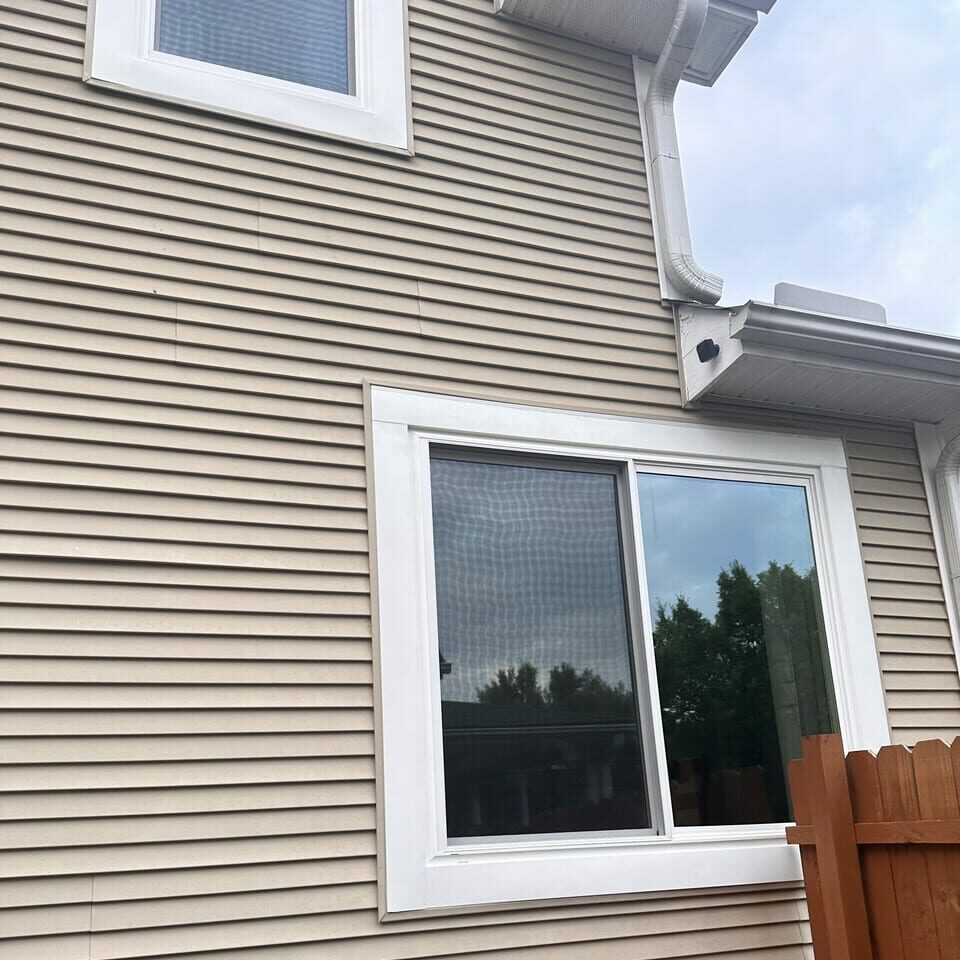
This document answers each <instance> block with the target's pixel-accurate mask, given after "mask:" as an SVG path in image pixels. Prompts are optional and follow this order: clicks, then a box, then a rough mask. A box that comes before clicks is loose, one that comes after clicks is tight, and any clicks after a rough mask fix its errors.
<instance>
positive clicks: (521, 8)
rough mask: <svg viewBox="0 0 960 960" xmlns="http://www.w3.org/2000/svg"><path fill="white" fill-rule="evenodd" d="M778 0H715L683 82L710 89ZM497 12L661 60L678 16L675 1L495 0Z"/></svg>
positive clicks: (572, 35)
mask: <svg viewBox="0 0 960 960" xmlns="http://www.w3.org/2000/svg"><path fill="white" fill-rule="evenodd" d="M774 2H775V0H738V2H733V0H710V7H709V10H708V12H707V20H706V23H705V24H704V27H703V32H702V33H701V35H700V39H699V41H698V42H697V47H696V50H694V53H693V56H692V57H691V59H690V63H689V64H688V66H687V69H686V71H685V73H684V78H685V79H687V80H692V81H693V82H694V83H700V84H704V85H707V86H709V85H710V84H712V83H713V82H714V81H715V80H716V79H717V77H719V76H720V74H721V73H722V72H723V69H724V67H726V65H727V64H728V63H729V62H730V60H731V59H732V58H733V56H734V54H735V53H736V52H737V51H738V50H739V49H740V47H741V46H743V43H744V41H745V40H746V39H747V37H748V36H750V32H751V31H752V30H753V28H754V27H755V26H756V25H757V11H758V10H762V11H764V12H767V11H769V9H770V8H771V7H772V6H773V3H774ZM494 6H495V9H496V11H497V12H498V13H503V14H505V15H506V16H509V17H513V18H515V19H518V20H524V21H526V22H527V23H531V24H534V25H535V26H538V27H540V28H541V29H543V30H550V31H551V32H553V33H562V34H564V35H566V36H569V37H575V38H576V39H578V40H584V41H585V42H587V43H593V44H596V45H598V46H602V47H610V48H612V49H614V50H621V51H623V52H624V53H630V54H633V55H634V56H637V57H641V58H642V59H644V60H656V59H657V57H659V56H660V51H661V50H662V49H663V45H664V43H665V42H666V39H667V35H668V34H669V32H670V27H671V26H672V25H673V20H674V17H675V16H676V12H677V4H676V0H494Z"/></svg>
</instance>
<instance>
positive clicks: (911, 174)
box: [678, 0, 960, 335]
mask: <svg viewBox="0 0 960 960" xmlns="http://www.w3.org/2000/svg"><path fill="white" fill-rule="evenodd" d="M958 51H960V0H909V2H906V0H778V2H777V4H776V6H775V7H774V9H773V12H772V13H771V14H770V15H769V16H767V17H761V21H760V25H759V26H758V27H757V29H756V30H755V31H754V34H753V36H752V37H751V39H750V40H749V41H748V43H747V44H746V46H745V47H744V48H743V49H742V50H741V51H740V53H739V54H738V56H737V58H736V59H735V60H734V61H733V63H732V64H731V65H730V66H729V67H728V68H727V71H726V73H725V74H724V75H723V76H722V77H721V78H720V80H719V81H718V82H717V84H716V86H715V87H713V88H712V89H703V88H699V87H696V86H694V85H692V84H683V85H682V87H681V91H680V94H679V96H678V117H679V128H680V137H681V148H682V150H683V161H684V178H685V182H686V187H687V194H688V203H689V207H690V220H691V228H692V231H693V241H694V249H695V250H696V254H697V259H698V260H699V261H700V263H701V265H702V266H703V267H704V268H705V269H707V270H709V271H711V272H713V273H719V274H720V275H721V276H722V277H723V278H724V279H725V281H726V286H725V291H724V298H723V301H722V302H723V303H731V304H732V303H742V302H744V301H745V300H749V299H759V300H771V299H772V295H773V285H774V284H775V283H776V282H777V281H780V280H789V281H793V282H795V283H803V284H806V285H809V286H814V287H819V288H821V289H825V290H835V291H837V292H839V293H847V294H850V295H852V296H859V297H863V298H865V299H868V300H879V301H880V302H881V303H883V304H885V305H886V307H887V314H888V319H889V321H890V323H893V324H897V325H900V326H909V327H919V328H923V329H927V330H934V331H938V332H944V333H952V334H955V335H960V78H958V66H957V61H958Z"/></svg>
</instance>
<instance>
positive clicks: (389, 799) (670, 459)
mask: <svg viewBox="0 0 960 960" xmlns="http://www.w3.org/2000/svg"><path fill="white" fill-rule="evenodd" d="M370 405H371V426H372V430H371V437H372V447H371V452H372V469H373V503H372V510H373V519H374V529H375V543H376V557H377V592H378V603H379V609H378V624H379V626H378V647H379V660H380V702H379V707H380V717H379V722H380V725H381V726H380V730H381V734H382V755H381V757H380V763H381V775H382V787H383V798H384V809H383V818H384V851H385V855H386V870H385V881H386V885H385V894H386V896H385V902H386V911H387V913H388V914H397V913H403V912H406V911H412V910H422V909H450V908H457V907H464V906H475V905H479V904H497V903H508V902H519V901H526V900H544V899H552V898H559V897H563V898H568V897H587V896H601V895H603V896H610V895H617V894H634V893H644V892H653V891H665V890H686V889H702V888H708V887H731V886H738V885H742V884H762V883H782V882H792V881H797V880H799V879H800V878H801V871H800V863H799V856H798V854H797V850H796V848H794V847H789V846H787V844H786V842H785V839H784V828H783V825H758V826H750V825H747V826H736V827H716V828H691V827H687V828H672V829H671V828H670V825H669V820H670V815H669V810H670V803H669V792H668V791H669V784H668V782H667V779H666V777H665V775H664V774H665V770H664V769H663V767H664V765H665V758H664V754H663V742H662V736H663V733H662V729H661V726H660V720H659V707H658V705H657V704H656V692H655V689H654V690H653V691H651V700H652V701H653V703H652V706H653V709H652V713H653V715H654V723H653V728H654V735H655V737H656V738H657V744H658V751H657V752H658V756H657V763H658V764H659V766H660V777H659V789H660V793H661V796H660V798H659V800H660V803H661V805H662V806H663V808H664V810H665V811H666V813H665V814H661V815H662V816H664V818H665V819H666V820H667V821H668V823H667V825H666V827H665V830H666V833H667V835H666V836H663V835H660V836H649V835H647V836H638V835H627V836H624V835H619V836H614V835H610V834H581V835H574V836H570V837H563V838H562V839H550V840H544V839H539V840H537V839H529V838H527V839H523V838H521V839H519V840H517V841H514V840H511V841H510V842H502V843H500V842H495V843H489V842H486V843H484V842H480V843H472V844H468V845H464V844H459V843H458V844H448V843H446V842H445V838H444V837H442V836H441V829H442V828H441V821H442V789H441V788H442V783H441V782H440V778H441V777H442V764H441V763H439V761H438V758H441V760H442V753H441V750H442V744H441V743H440V742H438V741H439V726H438V714H439V706H438V704H439V692H438V690H437V685H438V683H439V680H438V679H437V677H436V674H437V670H436V669H434V668H433V665H435V663H436V662H437V655H436V643H437V641H436V624H435V607H434V602H433V598H432V596H433V585H432V582H431V578H432V562H430V561H431V557H432V545H431V540H430V516H429V505H430V499H429V460H428V457H429V443H430V442H431V441H434V442H437V441H442V442H443V443H445V444H450V443H454V444H457V443H460V444H468V445H470V446H473V447H478V448H484V449H491V450H497V449H501V450H503V449H509V450H517V451H522V452H529V453H536V454H541V455H542V454H552V455H560V456H567V457H578V458H584V457H586V458H591V457H592V458H598V459H603V460H605V461H610V460H620V461H622V462H623V463H625V464H629V466H630V471H629V474H628V475H629V476H630V477H631V478H633V479H632V481H631V490H630V491H629V492H630V495H631V496H635V495H636V489H635V483H636V481H635V477H636V469H637V467H638V466H640V467H641V468H642V467H643V466H645V465H651V466H653V467H654V469H656V468H658V467H672V468H679V469H690V468H694V469H699V470H705V471H707V472H713V473H721V474H722V473H726V474H730V473H735V474H737V475H740V476H745V475H746V476H751V477H762V478H764V479H776V480H777V481H778V482H792V483H799V484H803V485H804V486H805V487H806V488H807V490H808V494H809V503H810V518H811V526H812V528H813V539H814V547H815V551H816V559H817V564H818V568H819V571H820V578H819V579H820V582H821V585H822V589H823V595H824V619H825V621H826V624H827V634H828V637H827V641H828V647H829V650H830V657H831V667H832V670H833V675H834V681H835V687H836V693H837V707H838V712H839V715H840V725H841V731H842V733H843V736H844V740H845V743H846V745H847V747H848V749H872V750H876V749H878V748H879V747H880V746H882V745H884V744H887V743H889V742H890V733H889V726H888V722H887V714H886V709H885V706H884V699H883V692H882V686H881V677H880V668H879V662H878V657H877V653H876V646H875V641H874V635H873V626H872V620H871V616H870V607H869V601H868V598H867V590H866V582H865V579H864V573H863V565H862V559H861V555H860V547H859V540H858V536H857V528H856V521H855V518H854V511H853V501H852V495H851V492H850V485H849V479H848V474H847V467H846V458H845V455H844V449H843V444H842V442H841V441H840V440H839V439H836V438H824V437H808V436H801V435H795V434H779V433H766V432H761V431H754V430H744V429H735V428H727V427H716V426H704V425H702V424H695V423H689V422H677V421H652V420H634V419H627V418H621V417H613V416H604V415H598V414H584V413H577V412H569V411H561V410H553V409H546V408H539V407H524V406H519V405H512V404H501V403H492V402H489V401H483V400H472V399H466V398H460V397H447V396H440V395H437V394H428V393H417V392H414V391H409V390H400V389H393V388H387V387H372V388H371V391H370ZM638 513H639V511H638V510H634V511H633V516H634V518H635V520H634V522H636V517H637V515H638ZM629 534H630V531H629V530H627V529H625V530H624V535H625V536H628V535H629ZM641 549H642V547H641V546H640V541H639V540H637V552H638V557H637V565H638V568H639V569H641V570H642V568H643V565H642V556H639V551H640V550H641ZM640 585H641V592H642V591H644V590H645V589H646V586H645V581H644V579H643V578H642V577H641V578H640ZM642 628H643V637H646V638H649V637H650V636H651V634H652V627H651V617H650V604H649V601H648V599H647V598H645V597H644V598H643V599H642ZM841 638H842V640H843V642H840V641H841ZM643 646H644V648H645V649H644V651H643V656H644V657H645V663H646V666H647V668H648V670H650V669H651V667H652V660H653V655H652V644H650V643H649V641H647V642H644V644H643ZM639 665H640V664H638V666H639ZM649 676H651V677H652V676H655V674H654V673H652V672H651V673H650V674H649ZM649 686H650V687H651V688H655V684H653V683H651V684H650V685H649ZM438 764H439V765H438ZM438 773H439V776H438ZM654 799H656V798H654Z"/></svg>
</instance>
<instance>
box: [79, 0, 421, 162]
mask: <svg viewBox="0 0 960 960" xmlns="http://www.w3.org/2000/svg"><path fill="white" fill-rule="evenodd" d="M156 2H157V0H94V6H93V9H92V13H91V20H90V23H91V26H90V27H89V28H88V35H87V47H88V50H87V58H86V59H87V69H86V71H85V79H86V80H88V81H89V82H91V83H94V84H101V85H104V86H108V87H111V88H114V89H118V90H122V91H125V92H127V93H134V94H140V95H143V96H147V97H155V98H159V99H163V100H172V101H174V102H176V103H181V104H184V105H187V106H192V107H197V108H199V109H202V110H207V111H214V112H218V113H224V114H228V115H230V116H239V117H243V118H248V119H251V120H256V121H261V122H265V123H269V124H277V125H280V126H284V127H292V128H295V129H297V130H303V131H307V132H311V133H318V134H322V135H325V136H331V137H336V138H340V139H347V140H351V141H356V142H360V143H365V144H369V145H372V146H376V147H381V148H384V149H390V150H401V151H405V152H410V150H411V146H412V140H411V136H410V118H409V105H408V101H409V71H408V70H407V51H406V16H405V0H354V2H355V17H354V24H353V26H354V29H353V35H354V42H355V44H356V46H355V60H354V67H355V74H356V75H355V86H356V93H355V94H354V95H347V94H341V93H335V92H332V91H328V90H320V89H315V88H313V87H308V86H304V85H302V84H297V83H290V82H287V81H284V80H277V79H275V78H272V77H264V76H260V75H257V74H251V73H246V72H245V71H242V70H235V69H232V68H229V67H222V66H219V65H218V64H211V63H205V62H202V61H197V60H190V59H187V58H184V57H178V56H173V55H170V54H165V53H162V52H159V51H155V50H153V49H152V47H153V25H154V21H155V16H154V14H155V10H156Z"/></svg>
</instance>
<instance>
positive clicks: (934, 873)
mask: <svg viewBox="0 0 960 960" xmlns="http://www.w3.org/2000/svg"><path fill="white" fill-rule="evenodd" d="M913 772H914V777H915V779H916V784H917V806H918V812H919V816H920V817H921V818H922V819H924V820H950V819H955V818H956V817H957V816H960V801H958V799H957V786H956V783H955V781H954V776H953V765H952V763H951V757H950V750H949V748H948V747H947V745H946V744H945V743H944V742H943V741H941V740H927V741H925V742H923V743H919V744H917V745H916V746H915V747H914V748H913ZM926 862H927V879H928V882H929V884H930V893H931V897H932V903H933V913H934V919H935V920H936V925H937V936H938V939H939V946H940V956H941V957H942V958H943V960H948V958H950V957H960V911H958V909H957V892H958V884H957V879H958V878H960V850H958V849H956V848H953V849H951V848H949V847H936V848H934V849H932V850H929V851H927V852H926Z"/></svg>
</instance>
